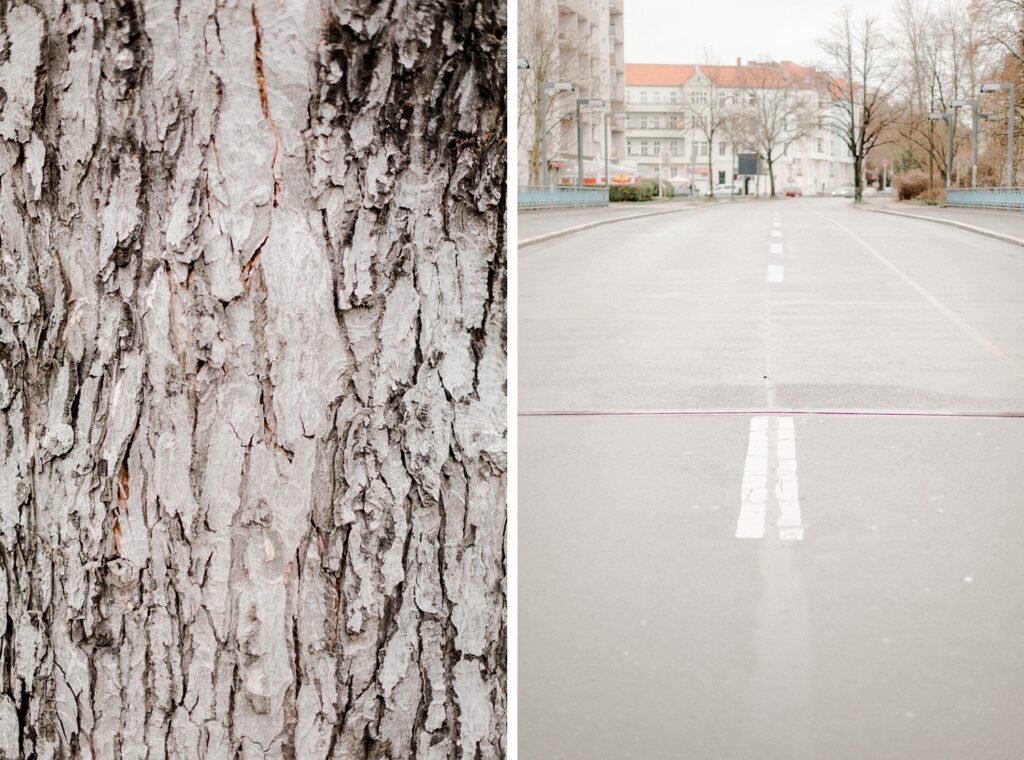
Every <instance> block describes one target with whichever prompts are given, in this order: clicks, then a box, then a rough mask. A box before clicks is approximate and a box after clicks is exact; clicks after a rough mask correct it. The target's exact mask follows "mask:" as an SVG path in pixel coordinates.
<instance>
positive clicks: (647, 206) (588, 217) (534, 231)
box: [518, 200, 698, 242]
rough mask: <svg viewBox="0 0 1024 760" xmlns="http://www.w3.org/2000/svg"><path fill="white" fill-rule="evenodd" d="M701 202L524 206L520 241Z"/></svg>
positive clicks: (674, 209)
mask: <svg viewBox="0 0 1024 760" xmlns="http://www.w3.org/2000/svg"><path fill="white" fill-rule="evenodd" d="M696 205H698V204H697V203H695V202H690V201H683V200H679V201H677V200H665V201H650V202H647V203H610V204H608V205H607V206H596V207H593V208H552V209H547V208H544V209H522V210H520V211H519V216H518V218H519V242H522V241H523V240H529V239H530V238H535V237H537V236H539V235H546V234H548V233H550V232H557V231H559V230H563V229H567V228H569V227H577V226H579V225H581V224H591V223H593V222H603V221H606V220H611V219H621V218H625V217H628V216H636V215H638V214H653V213H666V212H672V211H684V210H688V209H690V208H693V207H694V206H696Z"/></svg>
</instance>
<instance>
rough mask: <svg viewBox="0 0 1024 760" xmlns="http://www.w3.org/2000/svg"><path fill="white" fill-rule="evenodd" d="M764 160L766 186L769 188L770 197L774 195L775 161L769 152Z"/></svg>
mask: <svg viewBox="0 0 1024 760" xmlns="http://www.w3.org/2000/svg"><path fill="white" fill-rule="evenodd" d="M765 162H766V163H767V164H768V186H769V188H770V189H771V194H770V195H769V197H770V198H774V197H775V162H774V161H773V160H772V156H771V154H770V153H769V154H768V156H767V158H765Z"/></svg>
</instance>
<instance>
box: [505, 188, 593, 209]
mask: <svg viewBox="0 0 1024 760" xmlns="http://www.w3.org/2000/svg"><path fill="white" fill-rule="evenodd" d="M518 205H519V208H568V207H573V206H607V205H608V188H605V187H534V186H529V185H528V186H524V187H520V188H519V203H518Z"/></svg>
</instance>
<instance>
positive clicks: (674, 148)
mask: <svg viewBox="0 0 1024 760" xmlns="http://www.w3.org/2000/svg"><path fill="white" fill-rule="evenodd" d="M668 149H669V151H670V152H671V153H672V155H673V156H678V155H679V140H669V141H668Z"/></svg>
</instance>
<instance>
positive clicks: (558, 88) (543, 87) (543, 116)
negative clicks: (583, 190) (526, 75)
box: [540, 82, 576, 187]
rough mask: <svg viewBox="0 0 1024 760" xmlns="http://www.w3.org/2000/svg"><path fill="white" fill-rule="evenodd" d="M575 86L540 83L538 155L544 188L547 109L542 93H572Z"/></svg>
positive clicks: (546, 183) (562, 83)
mask: <svg viewBox="0 0 1024 760" xmlns="http://www.w3.org/2000/svg"><path fill="white" fill-rule="evenodd" d="M575 89H576V86H575V85H574V84H573V83H572V82H541V83H540V153H541V159H542V163H541V179H542V180H543V184H544V187H547V186H548V184H549V182H548V127H547V109H546V108H545V107H544V93H546V92H547V91H548V90H551V91H552V92H573V91H574V90H575Z"/></svg>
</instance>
